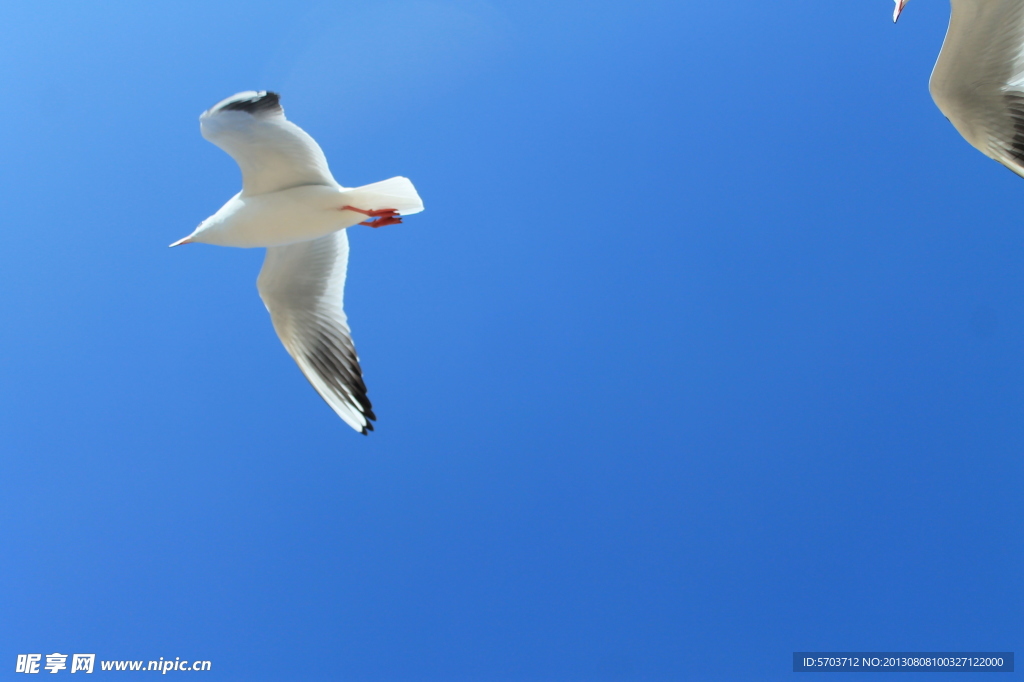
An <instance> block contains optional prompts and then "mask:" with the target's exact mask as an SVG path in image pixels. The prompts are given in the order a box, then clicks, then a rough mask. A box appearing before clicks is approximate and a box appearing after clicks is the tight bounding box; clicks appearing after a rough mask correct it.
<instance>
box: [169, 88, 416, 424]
mask: <svg viewBox="0 0 1024 682" xmlns="http://www.w3.org/2000/svg"><path fill="white" fill-rule="evenodd" d="M199 127H200V131H201V132H202V135H203V137H205V138H206V139H207V140H209V141H210V142H212V143H213V144H215V145H217V146H218V147H220V148H221V149H223V150H224V151H226V152H227V153H228V154H230V155H231V157H232V158H233V159H234V160H235V161H236V162H237V163H238V165H239V167H240V168H241V170H242V191H241V192H239V193H238V194H236V195H235V196H233V197H231V199H229V200H228V202H227V203H226V204H224V205H223V206H222V207H221V208H220V210H218V211H217V212H216V213H214V214H213V215H212V216H210V217H209V218H207V219H206V220H204V221H203V222H202V223H200V224H199V227H197V228H196V229H195V230H194V231H193V232H192V234H190V235H188V236H187V237H185V238H183V239H179V240H178V241H176V242H174V243H173V244H171V246H179V245H181V244H191V243H195V242H198V243H203V244H216V245H218V246H238V247H243V248H251V247H265V248H266V249H267V255H266V258H265V259H264V261H263V269H262V270H260V274H259V278H258V279H257V280H256V287H257V288H258V289H259V292H260V298H262V299H263V304H264V305H265V306H266V307H267V310H268V311H269V312H270V321H271V322H272V323H273V324H274V330H275V331H276V332H277V335H278V337H279V338H280V339H281V343H283V344H284V347H285V349H286V350H287V351H288V353H289V354H290V355H291V356H292V358H294V360H295V362H296V363H297V364H298V366H299V369H301V370H302V373H303V374H305V375H306V378H307V379H309V383H311V384H312V385H313V388H315V389H316V391H317V393H319V394H320V397H322V398H323V399H324V400H325V401H326V402H327V404H328V405H330V406H331V409H333V410H334V411H335V412H336V413H337V414H338V416H339V417H341V418H342V420H344V422H345V423H346V424H348V425H349V426H351V427H352V428H353V429H355V430H356V431H359V432H360V433H362V434H364V435H365V434H366V433H367V432H369V431H372V430H373V424H372V423H371V422H373V421H374V420H375V419H376V418H377V417H376V415H374V413H373V407H372V406H371V404H370V399H369V398H367V396H366V384H365V383H363V373H362V369H360V367H359V356H357V355H356V349H355V345H354V344H353V343H352V336H351V334H350V332H349V328H348V324H347V318H346V317H345V312H344V310H343V309H342V294H343V290H344V287H345V271H346V268H347V267H348V236H347V235H346V234H345V229H346V228H348V227H352V226H353V225H368V226H370V227H383V226H385V225H395V224H397V223H400V222H402V216H407V215H411V214H413V213H419V212H420V211H422V210H423V202H422V201H421V200H420V197H419V195H418V194H417V193H416V189H415V188H414V187H413V185H412V183H411V182H410V181H409V180H408V179H407V178H403V177H395V178H391V179H390V180H384V181H382V182H376V183H373V184H370V185H364V186H363V187H356V188H346V187H342V186H341V185H339V184H338V183H337V182H335V180H334V177H333V176H332V175H331V171H330V170H329V169H328V167H327V159H326V158H325V157H324V153H323V151H322V150H321V149H320V146H319V145H318V144H317V143H316V141H315V140H313V138H312V137H310V136H309V135H308V134H307V133H306V132H305V131H304V130H302V128H300V127H298V126H297V125H295V124H294V123H292V122H291V121H289V120H288V119H286V118H285V116H284V109H283V108H281V98H280V96H279V95H278V94H277V93H274V92H255V91H248V92H240V93H238V94H237V95H232V96H231V97H228V98H227V99H225V100H222V101H220V102H218V103H217V104H215V105H214V106H213V107H211V108H210V109H208V110H207V111H204V112H203V114H202V115H201V116H200V117H199Z"/></svg>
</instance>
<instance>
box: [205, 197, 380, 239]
mask: <svg viewBox="0 0 1024 682" xmlns="http://www.w3.org/2000/svg"><path fill="white" fill-rule="evenodd" d="M344 205H345V202H344V200H343V198H342V190H341V188H340V187H328V186H326V185H303V186H301V187H293V188H291V189H285V190H281V191H279V192H269V193H267V194H258V195H256V196H249V197H243V196H242V195H241V194H238V195H236V196H234V197H232V198H231V200H230V201H228V203H226V204H224V206H222V207H221V209H220V210H219V211H217V212H216V213H214V214H213V215H212V216H210V217H209V218H207V219H206V220H204V221H203V223H202V225H200V226H199V227H198V228H197V229H196V231H195V233H194V234H193V237H192V239H193V241H197V242H203V243H206V244H217V245H219V246H239V247H259V246H283V245H285V244H292V243H295V242H303V241H308V240H310V239H317V238H319V237H323V236H326V235H328V234H331V233H332V232H336V231H338V230H341V229H344V228H346V227H351V226H352V225H355V224H357V223H359V222H361V221H363V220H365V219H366V218H365V216H363V215H361V214H359V213H354V212H352V211H342V210H340V208H341V206H344Z"/></svg>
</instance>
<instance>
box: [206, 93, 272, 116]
mask: <svg viewBox="0 0 1024 682" xmlns="http://www.w3.org/2000/svg"><path fill="white" fill-rule="evenodd" d="M213 111H245V112H247V113H250V114H263V113H268V112H275V111H281V96H280V95H279V94H277V93H276V92H270V91H268V90H262V91H260V92H253V91H248V92H240V93H238V94H237V95H232V96H231V97H228V98H227V99H225V100H222V101H220V102H218V103H217V104H216V105H214V107H213Z"/></svg>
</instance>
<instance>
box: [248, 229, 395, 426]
mask: <svg viewBox="0 0 1024 682" xmlns="http://www.w3.org/2000/svg"><path fill="white" fill-rule="evenodd" d="M347 267H348V236H347V235H346V234H345V230H338V231H337V232H334V233H332V234H329V235H327V236H326V237H321V238H319V239H314V240H312V241H307V242H299V243H298V244H289V245H288V246H274V247H271V248H269V249H267V257H266V260H264V261H263V269H262V270H260V276H259V279H257V280H256V286H257V287H258V288H259V291H260V298H262V299H263V304H264V305H266V306H267V310H269V311H270V319H271V320H272V321H273V323H274V330H275V331H277V335H278V336H279V337H280V338H281V343H283V344H284V347H285V348H286V349H288V352H289V353H290V354H291V356H292V357H293V358H294V359H295V362H296V363H298V365H299V368H300V369H301V370H302V373H303V374H305V375H306V378H307V379H309V383H311V384H313V388H315V389H316V390H317V393H319V394H320V396H321V397H322V398H323V399H324V400H325V401H327V404H328V405H330V406H331V408H332V409H333V410H334V411H335V412H337V413H338V416H339V417H341V418H342V419H343V420H345V423H346V424H348V425H349V426H351V427H352V428H353V429H355V430H356V431H359V432H361V433H363V434H365V433H366V432H367V431H372V430H373V424H371V423H370V422H371V421H372V420H375V419H376V418H377V417H376V416H375V415H374V414H373V408H372V407H371V405H370V400H369V399H368V398H367V397H366V384H364V383H363V375H362V370H361V369H360V368H359V357H358V356H357V355H356V349H355V346H354V345H353V344H352V337H351V335H350V333H349V330H348V325H347V324H346V323H345V320H346V318H345V312H344V311H343V310H342V294H343V289H344V288H345V270H346V268H347Z"/></svg>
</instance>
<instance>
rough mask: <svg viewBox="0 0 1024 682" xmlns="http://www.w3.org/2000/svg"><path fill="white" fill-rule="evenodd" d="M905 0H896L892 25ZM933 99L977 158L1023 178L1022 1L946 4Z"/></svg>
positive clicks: (954, 1)
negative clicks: (979, 155)
mask: <svg viewBox="0 0 1024 682" xmlns="http://www.w3.org/2000/svg"><path fill="white" fill-rule="evenodd" d="M907 2H908V0H896V9H895V11H894V12H893V15H892V20H893V21H896V20H897V19H899V16H900V13H901V12H902V11H903V8H904V7H905V6H906V4H907ZM950 4H951V5H952V15H951V16H950V19H949V30H947V31H946V39H945V40H944V41H943V43H942V50H941V51H940V52H939V59H938V61H936V62H935V68H934V69H933V70H932V78H931V82H930V84H929V88H930V90H931V93H932V99H933V100H935V104H936V105H938V107H939V109H940V110H941V111H942V113H943V114H945V115H946V118H948V119H949V120H950V122H951V123H952V124H953V126H954V127H955V128H956V129H957V130H958V131H959V132H960V134H961V135H963V136H964V139H966V140H967V141H968V142H970V143H971V144H972V145H974V146H975V147H976V148H977V149H978V150H979V151H981V153H983V154H985V155H986V156H988V157H990V158H993V159H995V160H996V161H998V162H999V163H1001V164H1003V165H1004V166H1006V167H1007V168H1009V169H1010V170H1012V171H1013V172H1014V173H1016V174H1017V175H1021V176H1024V2H1022V0H950Z"/></svg>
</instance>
